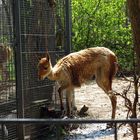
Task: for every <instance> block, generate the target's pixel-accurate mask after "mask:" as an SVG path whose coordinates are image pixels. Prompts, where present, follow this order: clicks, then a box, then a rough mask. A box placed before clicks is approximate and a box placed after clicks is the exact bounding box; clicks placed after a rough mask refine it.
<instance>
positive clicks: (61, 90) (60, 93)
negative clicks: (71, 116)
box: [58, 87, 64, 111]
mask: <svg viewBox="0 0 140 140" xmlns="http://www.w3.org/2000/svg"><path fill="white" fill-rule="evenodd" d="M63 89H64V88H63V87H60V88H59V89H58V93H59V99H60V108H61V111H63V110H64V105H63Z"/></svg>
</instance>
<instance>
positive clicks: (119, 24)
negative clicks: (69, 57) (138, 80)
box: [72, 0, 133, 70]
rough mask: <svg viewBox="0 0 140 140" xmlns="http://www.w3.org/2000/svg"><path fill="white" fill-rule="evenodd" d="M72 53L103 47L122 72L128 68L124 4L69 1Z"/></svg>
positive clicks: (102, 0)
mask: <svg viewBox="0 0 140 140" xmlns="http://www.w3.org/2000/svg"><path fill="white" fill-rule="evenodd" d="M72 23H73V31H72V32H73V39H72V42H73V50H74V51H77V50H80V49H84V48H87V47H94V46H104V47H107V48H110V49H111V50H113V51H114V52H115V53H116V55H117V56H118V58H119V63H120V65H121V67H122V69H125V70H131V68H132V57H133V56H132V39H131V26H130V22H129V19H128V17H127V8H126V0H117V1H116V0H94V1H93V0H72Z"/></svg>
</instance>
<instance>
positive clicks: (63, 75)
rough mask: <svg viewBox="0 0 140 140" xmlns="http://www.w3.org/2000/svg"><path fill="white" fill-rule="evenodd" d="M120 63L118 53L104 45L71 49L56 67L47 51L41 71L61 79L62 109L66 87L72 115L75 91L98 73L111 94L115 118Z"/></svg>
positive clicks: (46, 75) (68, 110) (97, 78)
mask: <svg viewBox="0 0 140 140" xmlns="http://www.w3.org/2000/svg"><path fill="white" fill-rule="evenodd" d="M117 63H118V62H117V57H116V55H115V54H114V53H113V52H112V51H111V50H109V49H107V48H104V47H95V48H88V49H84V50H81V51H79V52H75V53H71V54H69V55H67V56H65V57H63V58H62V59H60V60H59V61H58V62H57V64H56V65H55V66H54V67H52V64H51V61H50V56H49V54H48V53H47V55H46V57H45V58H42V59H41V60H40V61H39V72H38V75H39V78H40V79H44V78H46V77H48V78H49V79H50V80H56V81H58V82H59V84H60V88H59V90H58V92H59V95H60V103H61V109H63V108H64V107H63V103H62V95H61V94H62V92H63V90H66V94H67V114H68V115H70V114H71V100H72V96H71V91H72V90H73V89H74V88H75V87H80V86H81V84H82V83H84V82H85V81H86V80H89V79H91V78H92V77H93V76H94V75H95V78H96V82H97V84H98V86H99V87H101V88H102V89H103V90H104V91H105V92H106V93H107V95H109V98H110V100H111V104H112V118H115V112H116V96H115V95H114V94H113V92H112V79H113V76H114V75H115V73H116V72H117Z"/></svg>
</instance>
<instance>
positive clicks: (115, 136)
mask: <svg viewBox="0 0 140 140" xmlns="http://www.w3.org/2000/svg"><path fill="white" fill-rule="evenodd" d="M117 136H118V135H117V123H115V135H114V139H115V140H117V139H118V138H117Z"/></svg>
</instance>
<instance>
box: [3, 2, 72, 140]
mask: <svg viewBox="0 0 140 140" xmlns="http://www.w3.org/2000/svg"><path fill="white" fill-rule="evenodd" d="M70 27H71V22H70V1H69V0H55V1H54V0H20V1H19V0H0V118H16V117H18V118H29V117H30V118H41V116H40V111H41V107H44V106H45V107H48V106H52V107H58V105H56V104H57V103H58V102H57V97H56V96H55V83H54V82H52V81H49V80H47V79H46V80H45V81H39V80H38V76H37V65H38V61H39V59H40V58H41V57H44V56H45V52H46V49H48V51H49V53H50V56H51V59H52V63H53V64H55V63H56V61H57V59H59V58H60V57H62V56H63V55H65V54H68V53H69V52H70V46H71V28H70ZM9 49H10V50H11V56H10V58H11V59H7V57H8V55H9ZM4 59H6V60H5V61H4V62H3V60H4ZM1 128H3V127H1ZM4 128H5V129H6V130H8V133H9V134H8V136H7V137H6V140H8V139H9V140H12V139H20V140H22V139H24V138H25V137H28V136H30V137H31V139H35V138H36V137H38V135H40V134H41V133H43V132H44V131H45V129H44V128H43V129H42V128H41V127H38V126H36V125H32V124H26V125H23V124H20V125H11V124H9V125H6V127H4ZM0 131H1V129H0ZM1 134H2V133H0V139H2V138H1V137H3V136H2V135H1Z"/></svg>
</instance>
